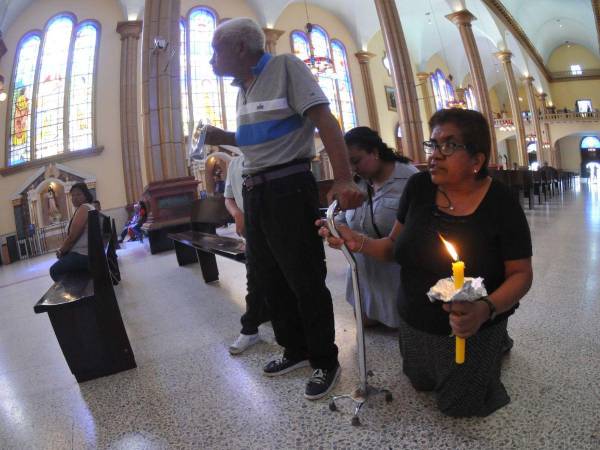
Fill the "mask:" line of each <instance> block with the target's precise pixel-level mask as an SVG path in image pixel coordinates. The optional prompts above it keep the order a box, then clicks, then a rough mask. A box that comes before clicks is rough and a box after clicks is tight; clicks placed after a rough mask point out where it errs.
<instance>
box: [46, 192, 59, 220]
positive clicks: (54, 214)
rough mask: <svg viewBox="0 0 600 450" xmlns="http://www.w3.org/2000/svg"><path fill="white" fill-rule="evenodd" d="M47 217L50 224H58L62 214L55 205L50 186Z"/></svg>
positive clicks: (54, 197)
mask: <svg viewBox="0 0 600 450" xmlns="http://www.w3.org/2000/svg"><path fill="white" fill-rule="evenodd" d="M48 217H49V218H50V222H51V223H58V222H60V221H61V220H62V214H61V212H60V210H59V209H58V205H57V204H56V194H55V192H54V189H53V188H52V185H50V186H48Z"/></svg>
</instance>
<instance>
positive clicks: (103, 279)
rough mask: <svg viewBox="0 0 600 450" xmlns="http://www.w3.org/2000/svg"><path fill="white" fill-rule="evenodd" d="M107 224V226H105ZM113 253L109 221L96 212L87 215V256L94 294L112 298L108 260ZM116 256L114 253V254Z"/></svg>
mask: <svg viewBox="0 0 600 450" xmlns="http://www.w3.org/2000/svg"><path fill="white" fill-rule="evenodd" d="M106 224H108V225H106ZM113 252H114V242H113V233H112V226H111V222H110V219H109V218H108V217H106V216H105V215H103V214H101V213H99V212H98V211H95V210H94V211H90V212H89V213H88V255H89V264H90V273H91V275H92V279H93V281H94V292H95V293H98V292H101V293H102V294H103V295H104V294H106V295H112V296H114V291H113V285H112V279H111V276H110V269H109V266H108V259H109V258H110V257H112V255H113ZM115 255H116V253H115Z"/></svg>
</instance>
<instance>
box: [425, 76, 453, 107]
mask: <svg viewBox="0 0 600 450" xmlns="http://www.w3.org/2000/svg"><path fill="white" fill-rule="evenodd" d="M431 85H432V87H433V95H434V96H435V106H436V108H437V110H438V111H439V110H440V109H444V108H447V107H448V105H449V104H450V103H452V102H454V100H455V99H454V88H453V87H452V83H451V82H450V80H449V79H447V78H446V76H445V75H444V72H442V71H441V70H440V69H437V70H436V71H435V72H434V73H433V74H432V75H431Z"/></svg>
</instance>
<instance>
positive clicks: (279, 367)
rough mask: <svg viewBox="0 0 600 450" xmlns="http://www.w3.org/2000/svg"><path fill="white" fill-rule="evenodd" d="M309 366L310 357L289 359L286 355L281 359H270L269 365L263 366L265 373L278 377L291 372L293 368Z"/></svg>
mask: <svg viewBox="0 0 600 450" xmlns="http://www.w3.org/2000/svg"><path fill="white" fill-rule="evenodd" d="M308 366H309V363H308V359H300V360H297V359H288V358H286V357H285V356H284V357H282V358H281V359H274V360H272V361H269V362H268V363H267V365H266V366H265V367H263V373H264V374H265V375H266V376H268V377H276V376H279V375H283V374H284V373H288V372H291V371H292V370H296V369H300V368H301V367H308Z"/></svg>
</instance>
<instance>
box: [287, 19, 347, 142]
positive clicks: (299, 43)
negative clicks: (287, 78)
mask: <svg viewBox="0 0 600 450" xmlns="http://www.w3.org/2000/svg"><path fill="white" fill-rule="evenodd" d="M290 37H291V39H290V40H291V45H292V52H293V53H294V54H295V55H296V56H297V57H298V58H300V59H301V60H303V61H309V59H310V45H311V44H312V47H313V56H314V57H315V59H320V58H324V59H327V60H330V61H331V62H332V63H333V71H325V72H321V73H317V74H316V75H315V77H316V78H317V82H318V83H319V86H320V87H321V89H322V90H323V92H324V93H325V95H326V96H327V98H328V99H329V108H330V109H331V112H332V113H333V115H334V116H335V117H336V119H337V120H338V122H339V123H340V126H341V127H342V130H344V131H348V130H350V129H351V128H354V127H355V126H356V113H355V110H354V98H353V94H352V82H351V80H350V71H349V70H348V58H347V53H346V48H345V47H344V45H343V44H342V43H341V42H340V41H339V40H337V39H332V40H330V39H329V36H328V35H327V32H326V31H325V30H324V29H323V28H322V27H320V26H318V25H313V29H312V31H311V33H310V38H309V36H307V35H306V33H304V32H303V31H298V30H296V31H292V33H291V36H290ZM309 39H310V40H309Z"/></svg>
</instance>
